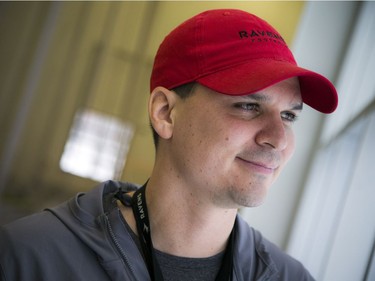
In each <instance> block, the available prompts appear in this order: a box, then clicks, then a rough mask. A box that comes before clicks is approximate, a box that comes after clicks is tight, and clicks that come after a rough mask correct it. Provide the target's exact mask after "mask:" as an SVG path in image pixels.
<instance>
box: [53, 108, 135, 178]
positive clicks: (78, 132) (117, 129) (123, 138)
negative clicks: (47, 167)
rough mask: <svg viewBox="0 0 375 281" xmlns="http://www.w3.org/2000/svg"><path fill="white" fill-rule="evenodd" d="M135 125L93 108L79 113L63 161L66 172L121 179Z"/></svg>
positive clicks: (86, 176) (62, 165)
mask: <svg viewBox="0 0 375 281" xmlns="http://www.w3.org/2000/svg"><path fill="white" fill-rule="evenodd" d="M133 133H134V132H133V127H132V126H131V125H130V124H128V123H125V122H123V121H120V120H119V119H116V118H115V117H113V116H109V115H105V114H103V113H99V112H96V111H93V110H82V111H79V112H77V114H76V116H75V118H74V122H73V126H72V128H71V131H70V134H69V138H68V141H67V143H66V145H65V148H64V152H63V155H62V157H61V160H60V168H61V169H62V170H63V171H64V172H67V173H71V174H74V175H77V176H80V177H85V178H90V179H93V180H96V181H104V180H110V179H119V178H120V176H121V173H122V170H123V168H124V165H125V160H126V155H127V153H128V150H129V146H130V142H131V139H132V137H133Z"/></svg>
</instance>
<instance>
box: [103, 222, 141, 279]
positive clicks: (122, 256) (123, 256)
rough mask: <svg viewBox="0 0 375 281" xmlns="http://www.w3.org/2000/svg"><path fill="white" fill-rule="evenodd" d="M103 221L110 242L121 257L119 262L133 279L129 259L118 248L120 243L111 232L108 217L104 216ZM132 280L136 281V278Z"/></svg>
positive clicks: (133, 273)
mask: <svg viewBox="0 0 375 281" xmlns="http://www.w3.org/2000/svg"><path fill="white" fill-rule="evenodd" d="M104 220H105V224H106V226H107V230H108V233H109V235H110V237H111V239H112V242H113V244H114V245H115V246H116V248H117V250H118V252H119V253H120V255H121V260H122V263H123V264H124V266H127V267H128V269H129V271H130V272H131V274H132V275H133V277H134V278H135V276H136V275H135V272H134V269H133V266H132V265H131V263H130V261H129V259H128V258H127V256H126V254H125V253H124V251H123V249H122V248H121V246H120V243H119V242H118V240H117V238H116V235H115V233H114V232H113V229H112V226H111V223H110V222H109V219H108V216H107V215H105V216H104ZM134 280H137V279H136V278H135V279H134Z"/></svg>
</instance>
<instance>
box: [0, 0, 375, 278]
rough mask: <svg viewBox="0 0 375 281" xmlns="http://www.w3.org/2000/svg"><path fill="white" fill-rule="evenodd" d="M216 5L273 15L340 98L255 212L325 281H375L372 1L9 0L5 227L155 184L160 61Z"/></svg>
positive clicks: (0, 185) (313, 119) (0, 12)
mask: <svg viewBox="0 0 375 281" xmlns="http://www.w3.org/2000/svg"><path fill="white" fill-rule="evenodd" d="M215 8H239V9H243V10H246V11H249V12H251V13H254V14H256V15H258V16H260V17H262V18H264V19H265V20H267V21H268V22H269V23H270V24H271V25H273V26H274V27H276V29H277V30H278V31H279V32H280V33H281V34H282V35H283V37H284V39H285V41H286V42H287V43H288V44H289V46H290V47H291V49H292V50H293V52H294V54H295V57H296V59H297V62H298V63H299V64H300V65H301V66H303V67H306V68H310V69H312V70H315V71H317V72H319V73H322V74H323V75H325V76H326V77H328V78H329V79H330V80H331V81H332V82H333V83H334V84H335V85H336V86H337V89H338V92H339V108H338V110H337V111H336V112H335V113H333V114H331V115H329V116H324V115H322V114H320V113H317V112H315V111H313V110H311V109H310V108H308V106H306V107H305V109H304V112H303V114H302V117H301V118H300V120H299V121H298V122H297V124H296V125H295V131H296V138H297V149H296V152H295V155H294V158H293V159H292V160H291V162H290V164H289V166H288V167H287V168H286V170H285V171H284V173H283V174H282V175H281V177H280V179H279V181H278V182H277V183H276V184H275V185H274V186H273V187H272V188H271V190H270V194H269V197H268V199H267V202H266V203H265V204H264V205H263V206H261V207H259V208H254V209H243V210H241V214H242V216H243V217H244V218H245V219H246V220H247V221H248V222H249V224H250V225H252V226H254V227H255V228H257V229H259V230H260V231H261V232H262V233H263V234H264V235H265V236H266V237H268V238H269V239H270V240H271V241H273V242H274V243H276V244H277V245H278V246H280V247H281V248H282V249H284V250H285V251H287V252H288V253H290V254H291V255H293V256H295V257H296V258H298V259H299V260H301V261H302V262H303V263H304V264H305V266H306V267H307V268H308V269H309V270H310V271H311V273H312V274H313V275H314V276H315V278H317V279H318V280H327V281H328V280H341V281H343V280H348V281H354V280H367V281H369V280H375V257H374V247H375V246H374V245H375V243H374V241H375V184H374V183H373V181H372V179H373V178H372V175H373V174H374V172H375V165H374V163H373V162H374V159H375V149H374V148H373V144H374V143H375V105H374V104H375V36H373V34H374V30H375V3H372V2H350V1H345V2H339V1H335V2H315V1H313V2H299V1H291V2H284V1H274V2H268V1H264V2H256V1H249V2H248V1H238V2H237V1H230V2H229V1H228V2H226V1H219V2H216V1H209V2H201V1H199V2H194V1H190V2H183V1H178V2H173V1H166V2H162V1H160V2H158V1H136V2H128V1H125V2H109V1H108V2H107V1H106V2H0V38H1V39H0V224H4V223H7V222H10V221H12V220H14V219H16V218H18V217H21V216H25V215H27V214H30V213H32V212H37V211H40V210H42V209H43V208H46V207H49V206H53V205H56V204H58V203H60V202H63V201H65V200H66V199H68V198H70V197H72V196H74V194H76V193H77V192H84V191H86V190H89V189H91V188H92V187H93V186H95V185H96V184H98V183H99V182H101V181H104V180H108V179H115V180H122V181H131V182H135V183H139V184H142V183H144V182H145V181H146V180H147V178H148V176H149V174H150V172H151V169H152V165H153V161H154V147H153V143H152V137H151V131H150V129H149V122H148V116H147V99H148V96H149V92H150V91H149V77H150V71H151V67H152V63H153V57H154V55H155V53H156V50H157V47H158V45H159V44H160V42H161V41H162V39H163V38H164V37H165V36H166V35H167V33H168V32H169V31H170V30H171V29H172V28H173V27H175V26H176V25H178V24H179V23H181V22H182V21H183V20H185V19H187V18H189V17H191V16H193V15H195V14H197V13H199V12H201V11H204V10H207V9H215ZM218 28H220V27H218Z"/></svg>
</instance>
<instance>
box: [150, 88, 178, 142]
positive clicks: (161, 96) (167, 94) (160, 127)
mask: <svg viewBox="0 0 375 281" xmlns="http://www.w3.org/2000/svg"><path fill="white" fill-rule="evenodd" d="M176 99H177V95H176V94H175V93H174V92H172V91H170V90H168V89H166V88H164V87H156V88H155V89H154V90H153V91H152V93H151V95H150V99H149V103H148V113H149V116H150V122H151V125H152V127H153V128H154V130H155V131H156V132H157V133H158V135H159V137H161V138H163V139H169V138H171V137H172V135H173V125H174V122H173V108H174V106H175V104H176Z"/></svg>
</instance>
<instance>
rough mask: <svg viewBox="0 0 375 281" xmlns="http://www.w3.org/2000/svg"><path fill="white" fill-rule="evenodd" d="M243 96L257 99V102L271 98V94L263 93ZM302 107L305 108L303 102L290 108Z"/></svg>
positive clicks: (300, 108) (298, 108)
mask: <svg viewBox="0 0 375 281" xmlns="http://www.w3.org/2000/svg"><path fill="white" fill-rule="evenodd" d="M243 97H244V98H248V99H251V100H254V101H257V102H269V101H270V100H271V99H270V97H269V96H266V95H263V94H261V93H255V94H250V95H245V96H243ZM302 109H303V102H298V103H295V104H292V105H291V108H290V110H302Z"/></svg>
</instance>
